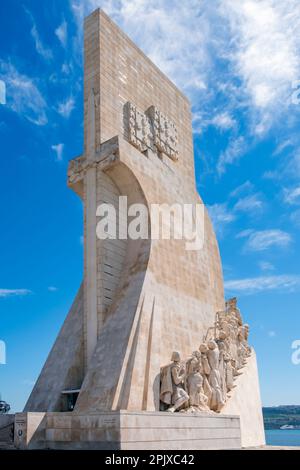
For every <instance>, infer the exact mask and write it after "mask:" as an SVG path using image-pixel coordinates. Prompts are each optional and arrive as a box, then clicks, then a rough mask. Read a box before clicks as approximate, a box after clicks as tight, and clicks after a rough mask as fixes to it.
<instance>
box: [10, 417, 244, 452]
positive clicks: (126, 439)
mask: <svg viewBox="0 0 300 470" xmlns="http://www.w3.org/2000/svg"><path fill="white" fill-rule="evenodd" d="M15 446H16V447H18V448H23V449H65V450H74V449H75V450H76V449H77V450H81V449H91V450H96V449H104V450H140V449H143V450H189V449H197V450H202V449H203V450H205V449H239V448H241V432H240V420H239V417H238V416H230V415H218V414H210V413H203V414H201V415H199V414H184V413H174V414H171V413H167V412H147V411H144V412H134V411H112V412H107V413H106V412H103V413H98V414H88V415H81V414H77V413H75V412H72V413H17V415H16V419H15Z"/></svg>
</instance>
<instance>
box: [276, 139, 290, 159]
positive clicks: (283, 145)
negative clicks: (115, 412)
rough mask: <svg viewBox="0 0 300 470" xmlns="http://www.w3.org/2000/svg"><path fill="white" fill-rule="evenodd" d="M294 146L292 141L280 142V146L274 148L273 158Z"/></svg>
mask: <svg viewBox="0 0 300 470" xmlns="http://www.w3.org/2000/svg"><path fill="white" fill-rule="evenodd" d="M293 145H294V141H293V139H286V140H284V141H283V142H280V144H278V145H277V147H276V148H275V150H274V152H273V153H272V155H273V156H274V157H275V156H277V155H280V154H281V153H282V152H283V151H284V150H286V149H287V148H289V147H292V146H293Z"/></svg>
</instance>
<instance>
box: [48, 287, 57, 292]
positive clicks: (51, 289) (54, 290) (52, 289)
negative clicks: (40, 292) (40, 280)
mask: <svg viewBox="0 0 300 470" xmlns="http://www.w3.org/2000/svg"><path fill="white" fill-rule="evenodd" d="M48 291H49V292H56V291H58V288H57V287H55V286H49V287H48Z"/></svg>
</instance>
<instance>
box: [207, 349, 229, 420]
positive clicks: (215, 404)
mask: <svg viewBox="0 0 300 470" xmlns="http://www.w3.org/2000/svg"><path fill="white" fill-rule="evenodd" d="M207 357H208V363H209V366H210V374H209V385H210V386H211V389H212V398H211V403H210V408H211V409H212V410H214V411H220V409H221V408H222V406H224V404H225V400H226V397H224V394H223V390H222V381H221V375H220V370H219V360H220V353H219V349H218V345H217V343H216V342H215V341H213V340H211V341H209V342H208V352H207Z"/></svg>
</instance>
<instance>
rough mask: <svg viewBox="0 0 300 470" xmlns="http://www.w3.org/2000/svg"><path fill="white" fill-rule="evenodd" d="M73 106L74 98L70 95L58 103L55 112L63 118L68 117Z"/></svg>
mask: <svg viewBox="0 0 300 470" xmlns="http://www.w3.org/2000/svg"><path fill="white" fill-rule="evenodd" d="M74 108H75V100H74V98H73V97H72V96H70V97H69V98H68V99H67V100H66V101H63V102H62V103H59V105H58V107H57V112H58V113H59V114H60V115H61V116H63V117H64V118H68V117H69V116H70V114H71V112H72V111H73V109H74Z"/></svg>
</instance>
